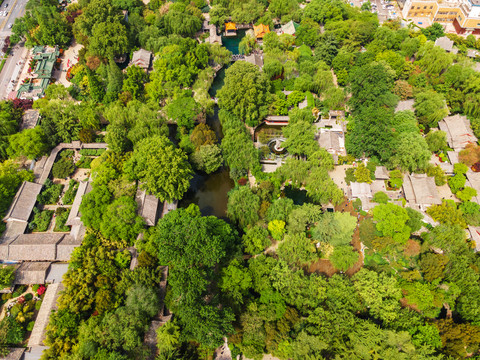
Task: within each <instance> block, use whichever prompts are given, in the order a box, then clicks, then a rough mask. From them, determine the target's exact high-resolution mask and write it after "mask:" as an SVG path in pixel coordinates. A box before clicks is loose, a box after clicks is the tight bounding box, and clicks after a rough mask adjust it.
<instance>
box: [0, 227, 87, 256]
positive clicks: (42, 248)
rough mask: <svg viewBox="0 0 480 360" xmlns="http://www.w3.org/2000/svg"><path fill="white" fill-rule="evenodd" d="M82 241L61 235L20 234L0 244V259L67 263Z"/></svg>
mask: <svg viewBox="0 0 480 360" xmlns="http://www.w3.org/2000/svg"><path fill="white" fill-rule="evenodd" d="M81 242H82V240H81V239H79V240H75V239H74V238H73V237H71V236H70V235H65V234H62V233H32V234H21V235H18V236H17V237H16V238H15V239H8V240H5V241H4V242H3V243H1V244H0V259H2V260H8V261H68V260H70V255H71V253H72V251H73V249H74V248H76V247H77V246H80V244H81Z"/></svg>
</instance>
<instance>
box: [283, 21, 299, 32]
mask: <svg viewBox="0 0 480 360" xmlns="http://www.w3.org/2000/svg"><path fill="white" fill-rule="evenodd" d="M299 26H300V25H299V24H297V23H295V22H294V21H293V20H290V21H289V22H288V23H286V24H285V25H282V32H283V33H284V34H289V35H295V32H296V31H297V28H298V27H299Z"/></svg>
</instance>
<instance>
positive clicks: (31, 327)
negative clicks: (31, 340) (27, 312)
mask: <svg viewBox="0 0 480 360" xmlns="http://www.w3.org/2000/svg"><path fill="white" fill-rule="evenodd" d="M34 325H35V321H30V322H29V323H28V325H27V331H32V330H33V326H34Z"/></svg>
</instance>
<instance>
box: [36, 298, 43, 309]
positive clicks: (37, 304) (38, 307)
mask: <svg viewBox="0 0 480 360" xmlns="http://www.w3.org/2000/svg"><path fill="white" fill-rule="evenodd" d="M41 306H42V300H38V301H36V302H35V310H40V307H41Z"/></svg>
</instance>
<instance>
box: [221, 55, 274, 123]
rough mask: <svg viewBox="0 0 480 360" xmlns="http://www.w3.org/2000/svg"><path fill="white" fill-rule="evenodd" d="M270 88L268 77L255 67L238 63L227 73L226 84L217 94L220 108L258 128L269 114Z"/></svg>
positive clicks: (241, 62) (243, 62)
mask: <svg viewBox="0 0 480 360" xmlns="http://www.w3.org/2000/svg"><path fill="white" fill-rule="evenodd" d="M268 87H269V81H268V79H267V77H266V75H265V74H263V73H261V72H260V70H259V69H258V68H257V67H256V66H255V65H252V64H250V63H247V62H245V61H237V62H235V63H234V64H233V65H232V66H230V67H229V68H228V69H227V71H226V72H225V84H224V85H223V87H222V88H221V89H220V90H219V91H218V93H217V96H218V106H219V107H220V108H221V109H225V110H227V111H230V112H231V113H232V114H233V115H235V116H237V117H239V118H240V119H242V120H243V121H245V123H246V124H247V125H249V126H256V125H258V124H259V123H260V121H261V120H263V118H264V117H265V116H266V115H267V114H268V105H269V102H270V99H269V93H268Z"/></svg>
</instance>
